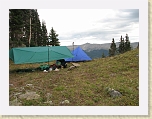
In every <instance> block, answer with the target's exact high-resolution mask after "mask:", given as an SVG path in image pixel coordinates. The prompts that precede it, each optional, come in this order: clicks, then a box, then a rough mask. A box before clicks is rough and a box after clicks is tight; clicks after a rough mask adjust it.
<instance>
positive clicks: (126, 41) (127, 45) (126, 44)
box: [125, 34, 131, 52]
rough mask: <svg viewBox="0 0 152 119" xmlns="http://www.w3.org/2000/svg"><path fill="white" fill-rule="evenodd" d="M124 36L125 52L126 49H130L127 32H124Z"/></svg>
mask: <svg viewBox="0 0 152 119" xmlns="http://www.w3.org/2000/svg"><path fill="white" fill-rule="evenodd" d="M125 38H126V40H125V52H127V51H130V50H131V46H130V41H129V37H128V34H126V36H125Z"/></svg>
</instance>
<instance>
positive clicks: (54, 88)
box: [9, 49, 139, 106]
mask: <svg viewBox="0 0 152 119" xmlns="http://www.w3.org/2000/svg"><path fill="white" fill-rule="evenodd" d="M138 54H139V51H138V49H135V50H132V51H129V52H126V53H124V54H120V55H117V56H114V57H107V58H99V59H95V60H92V61H90V62H79V64H80V65H81V66H80V67H77V68H75V69H73V70H70V71H68V70H67V69H68V68H65V69H61V70H60V71H59V72H55V71H52V72H48V73H44V72H43V71H34V72H22V73H18V72H16V71H15V70H17V69H25V68H37V67H39V66H40V64H22V65H16V64H13V62H12V61H10V65H9V68H10V69H9V71H10V73H9V83H10V84H13V86H10V88H9V94H10V101H11V100H14V98H13V96H12V95H13V94H14V93H18V92H21V93H25V92H26V91H35V92H36V93H37V94H39V95H40V98H39V99H35V100H26V99H24V100H23V99H18V101H19V102H21V103H22V105H40V106H41V105H44V106H45V105H49V104H46V103H44V102H46V101H47V93H50V94H51V96H50V97H49V100H51V101H52V102H53V105H54V106H58V105H61V103H60V102H62V101H64V100H69V101H70V103H68V104H62V105H69V106H91V105H92V106H138V105H139V90H138V89H137V87H139V57H138V56H137V55H138ZM51 63H52V64H53V62H50V64H51ZM69 66H71V63H69V64H68V67H69ZM26 84H33V87H26ZM22 87H24V90H22ZM107 87H110V88H113V89H115V90H117V91H119V92H121V93H122V95H123V96H122V97H117V98H112V97H110V96H109V95H108V94H107V92H106V91H105V89H106V88H107Z"/></svg>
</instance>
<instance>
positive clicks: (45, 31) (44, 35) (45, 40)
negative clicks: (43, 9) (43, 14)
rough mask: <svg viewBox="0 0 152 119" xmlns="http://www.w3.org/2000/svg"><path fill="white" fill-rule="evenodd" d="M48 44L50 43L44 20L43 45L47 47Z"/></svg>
mask: <svg viewBox="0 0 152 119" xmlns="http://www.w3.org/2000/svg"><path fill="white" fill-rule="evenodd" d="M47 42H48V36H47V29H46V23H45V21H44V20H43V21H42V45H43V46H46V45H47Z"/></svg>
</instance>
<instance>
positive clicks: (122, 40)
mask: <svg viewBox="0 0 152 119" xmlns="http://www.w3.org/2000/svg"><path fill="white" fill-rule="evenodd" d="M118 51H119V53H124V52H125V43H124V38H122V36H121V37H120V44H119V49H118Z"/></svg>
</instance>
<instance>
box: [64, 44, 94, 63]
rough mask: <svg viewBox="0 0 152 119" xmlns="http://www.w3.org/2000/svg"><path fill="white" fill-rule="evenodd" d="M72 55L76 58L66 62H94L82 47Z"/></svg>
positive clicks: (68, 59)
mask: <svg viewBox="0 0 152 119" xmlns="http://www.w3.org/2000/svg"><path fill="white" fill-rule="evenodd" d="M71 53H72V55H73V56H74V57H73V58H67V59H65V61H66V62H72V61H73V62H78V61H90V60H92V59H91V58H90V57H89V56H88V55H87V54H86V53H85V52H84V51H83V50H82V49H81V48H80V47H77V48H76V49H75V50H73V51H72V52H71Z"/></svg>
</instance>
